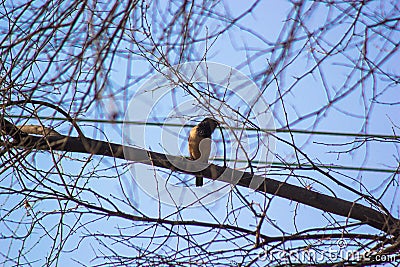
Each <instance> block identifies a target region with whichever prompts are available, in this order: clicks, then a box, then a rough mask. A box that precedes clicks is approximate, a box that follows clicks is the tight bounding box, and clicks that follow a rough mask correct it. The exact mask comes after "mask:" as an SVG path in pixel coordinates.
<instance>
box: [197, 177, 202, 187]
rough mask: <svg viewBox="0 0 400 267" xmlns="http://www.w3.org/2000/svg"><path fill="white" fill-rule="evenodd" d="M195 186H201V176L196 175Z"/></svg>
mask: <svg viewBox="0 0 400 267" xmlns="http://www.w3.org/2000/svg"><path fill="white" fill-rule="evenodd" d="M196 186H203V176H199V175H196Z"/></svg>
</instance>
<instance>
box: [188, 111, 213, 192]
mask: <svg viewBox="0 0 400 267" xmlns="http://www.w3.org/2000/svg"><path fill="white" fill-rule="evenodd" d="M218 125H219V122H218V121H216V120H215V119H213V118H205V119H204V120H202V121H201V122H200V123H199V124H198V125H196V126H194V127H193V128H192V129H191V130H190V133H189V138H188V141H189V154H190V158H191V160H199V161H200V162H203V163H207V162H208V158H209V157H210V152H211V135H212V133H213V132H214V130H215V128H217V126H218ZM202 185H203V176H201V175H196V186H202Z"/></svg>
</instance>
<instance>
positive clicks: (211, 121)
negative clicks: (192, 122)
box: [202, 118, 219, 132]
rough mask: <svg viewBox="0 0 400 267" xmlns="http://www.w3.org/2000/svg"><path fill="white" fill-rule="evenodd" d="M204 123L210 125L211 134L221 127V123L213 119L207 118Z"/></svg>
mask: <svg viewBox="0 0 400 267" xmlns="http://www.w3.org/2000/svg"><path fill="white" fill-rule="evenodd" d="M202 123H207V124H208V125H210V129H211V132H213V131H214V130H215V128H217V127H218V126H219V122H218V121H217V120H215V119H213V118H205V119H204V120H203V121H202Z"/></svg>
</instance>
